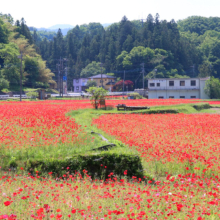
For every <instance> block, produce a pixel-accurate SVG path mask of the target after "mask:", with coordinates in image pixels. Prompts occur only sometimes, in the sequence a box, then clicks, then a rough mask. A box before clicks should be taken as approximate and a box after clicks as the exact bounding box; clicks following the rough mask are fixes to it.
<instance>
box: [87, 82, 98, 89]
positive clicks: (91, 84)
mask: <svg viewBox="0 0 220 220" xmlns="http://www.w3.org/2000/svg"><path fill="white" fill-rule="evenodd" d="M86 86H87V87H88V88H89V87H96V86H97V83H96V81H94V80H89V81H87V83H86Z"/></svg>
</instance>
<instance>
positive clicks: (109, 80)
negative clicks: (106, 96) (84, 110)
mask: <svg viewBox="0 0 220 220" xmlns="http://www.w3.org/2000/svg"><path fill="white" fill-rule="evenodd" d="M88 79H89V80H94V81H96V84H97V87H102V80H103V87H104V89H106V90H109V91H110V90H111V88H112V86H113V85H114V84H115V79H116V77H114V76H108V75H106V74H102V76H101V74H98V75H96V76H91V77H89V78H88Z"/></svg>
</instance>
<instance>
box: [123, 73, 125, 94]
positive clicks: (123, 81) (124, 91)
mask: <svg viewBox="0 0 220 220" xmlns="http://www.w3.org/2000/svg"><path fill="white" fill-rule="evenodd" d="M124 92H125V70H124V79H123V93H124Z"/></svg>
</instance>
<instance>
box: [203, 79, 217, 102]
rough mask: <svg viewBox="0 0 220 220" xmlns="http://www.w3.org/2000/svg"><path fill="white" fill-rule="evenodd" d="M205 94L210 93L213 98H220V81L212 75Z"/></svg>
mask: <svg viewBox="0 0 220 220" xmlns="http://www.w3.org/2000/svg"><path fill="white" fill-rule="evenodd" d="M204 91H205V94H206V95H208V96H209V97H210V98H211V99H219V98H220V81H219V79H216V78H214V77H211V78H210V79H209V80H207V81H206V84H205V88H204Z"/></svg>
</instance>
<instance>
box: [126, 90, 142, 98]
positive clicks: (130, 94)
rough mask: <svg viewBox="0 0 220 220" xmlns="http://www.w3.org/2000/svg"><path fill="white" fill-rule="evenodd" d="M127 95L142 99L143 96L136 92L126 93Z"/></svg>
mask: <svg viewBox="0 0 220 220" xmlns="http://www.w3.org/2000/svg"><path fill="white" fill-rule="evenodd" d="M128 96H133V97H134V98H135V99H143V96H141V95H140V94H139V93H137V92H132V93H128Z"/></svg>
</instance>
